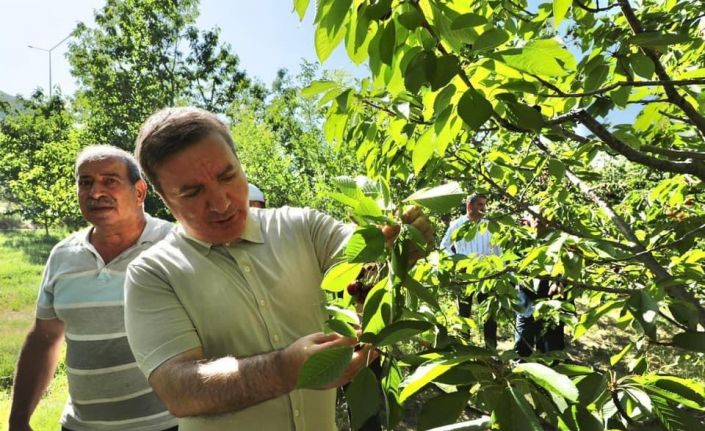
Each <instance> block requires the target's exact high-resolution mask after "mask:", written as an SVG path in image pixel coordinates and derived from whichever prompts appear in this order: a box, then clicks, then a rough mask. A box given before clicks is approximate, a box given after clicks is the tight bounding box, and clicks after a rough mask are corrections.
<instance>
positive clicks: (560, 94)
mask: <svg viewBox="0 0 705 431" xmlns="http://www.w3.org/2000/svg"><path fill="white" fill-rule="evenodd" d="M531 76H532V77H534V78H536V79H538V80H539V81H541V83H542V84H544V85H546V86H547V87H550V88H551V90H553V91H554V92H555V94H547V93H539V96H543V97H583V96H595V95H598V94H604V93H607V92H609V91H612V90H614V89H615V88H619V87H656V86H660V87H665V86H667V85H670V86H674V87H675V86H680V85H705V78H693V79H680V80H668V81H665V80H658V81H617V82H613V83H612V84H610V85H607V86H605V87H602V88H598V89H596V90H592V91H586V92H584V93H566V92H565V91H563V90H561V89H560V88H558V87H556V86H555V85H553V84H550V83H549V82H548V81H546V80H545V79H542V78H540V77H538V76H535V75H531ZM549 84H550V85H549ZM669 100H670V99H669Z"/></svg>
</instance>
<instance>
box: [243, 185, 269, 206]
mask: <svg viewBox="0 0 705 431" xmlns="http://www.w3.org/2000/svg"><path fill="white" fill-rule="evenodd" d="M247 189H248V192H249V194H250V208H264V207H265V206H266V205H265V200H264V193H262V190H260V189H259V187H257V186H256V185H254V184H247Z"/></svg>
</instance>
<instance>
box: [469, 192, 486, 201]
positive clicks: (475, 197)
mask: <svg viewBox="0 0 705 431" xmlns="http://www.w3.org/2000/svg"><path fill="white" fill-rule="evenodd" d="M480 198H485V199H487V195H486V194H484V193H473V194H471V195H470V196H468V199H467V203H469V204H474V203H475V202H477V200H478V199H480Z"/></svg>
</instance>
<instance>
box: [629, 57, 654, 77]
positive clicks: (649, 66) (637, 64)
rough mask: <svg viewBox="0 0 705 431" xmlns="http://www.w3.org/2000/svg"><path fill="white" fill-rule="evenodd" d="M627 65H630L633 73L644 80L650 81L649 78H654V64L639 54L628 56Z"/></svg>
mask: <svg viewBox="0 0 705 431" xmlns="http://www.w3.org/2000/svg"><path fill="white" fill-rule="evenodd" d="M629 64H631V66H632V70H634V73H636V74H637V75H639V76H641V77H642V78H644V79H651V77H652V76H654V72H656V66H655V65H654V62H653V61H651V59H650V58H649V57H647V56H646V55H644V54H642V53H641V52H637V53H634V54H632V55H631V56H629Z"/></svg>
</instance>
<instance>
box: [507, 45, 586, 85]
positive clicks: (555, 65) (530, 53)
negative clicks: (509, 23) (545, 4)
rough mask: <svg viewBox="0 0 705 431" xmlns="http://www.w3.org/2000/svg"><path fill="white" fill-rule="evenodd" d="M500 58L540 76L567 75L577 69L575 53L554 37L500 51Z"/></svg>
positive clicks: (509, 64) (512, 65)
mask: <svg viewBox="0 0 705 431" xmlns="http://www.w3.org/2000/svg"><path fill="white" fill-rule="evenodd" d="M498 59H499V60H501V61H503V62H504V63H505V64H507V65H508V66H510V67H513V68H514V69H517V70H520V71H522V72H528V73H531V74H534V75H539V76H555V77H560V76H566V75H569V74H571V73H573V72H574V71H575V68H576V61H575V57H574V56H573V54H571V53H570V51H568V50H567V49H565V48H563V47H562V46H561V44H560V43H558V41H556V40H554V39H542V40H536V41H533V42H529V43H527V44H526V45H525V46H524V47H523V48H515V49H511V50H507V51H503V52H501V53H498Z"/></svg>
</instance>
